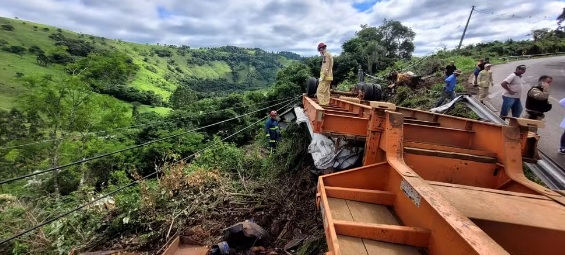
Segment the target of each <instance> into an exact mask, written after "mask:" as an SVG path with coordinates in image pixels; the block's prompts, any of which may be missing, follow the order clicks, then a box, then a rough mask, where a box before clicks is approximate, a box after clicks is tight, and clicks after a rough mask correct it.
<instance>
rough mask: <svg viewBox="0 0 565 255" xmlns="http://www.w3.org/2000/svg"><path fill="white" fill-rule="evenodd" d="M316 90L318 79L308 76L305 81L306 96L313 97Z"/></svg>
mask: <svg viewBox="0 0 565 255" xmlns="http://www.w3.org/2000/svg"><path fill="white" fill-rule="evenodd" d="M316 90H318V79H316V78H314V77H310V78H309V79H308V82H307V83H306V95H307V96H308V97H314V95H316Z"/></svg>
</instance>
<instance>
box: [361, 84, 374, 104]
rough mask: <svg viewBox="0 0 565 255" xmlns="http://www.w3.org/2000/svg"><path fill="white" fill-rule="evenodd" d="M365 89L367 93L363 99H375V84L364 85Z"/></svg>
mask: <svg viewBox="0 0 565 255" xmlns="http://www.w3.org/2000/svg"><path fill="white" fill-rule="evenodd" d="M363 90H364V91H365V93H364V94H363V100H366V101H372V100H373V93H374V90H373V85H372V84H367V85H365V86H364V88H363Z"/></svg>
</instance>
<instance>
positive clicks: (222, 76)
mask: <svg viewBox="0 0 565 255" xmlns="http://www.w3.org/2000/svg"><path fill="white" fill-rule="evenodd" d="M30 23H31V22H28V24H27V25H29V26H27V25H26V24H22V23H21V22H14V20H12V19H7V18H1V17H0V25H2V24H5V25H10V26H13V27H14V28H15V31H16V32H12V33H9V32H6V33H3V34H2V39H0V44H1V45H0V59H3V60H5V61H2V63H0V108H3V109H8V110H9V109H10V108H11V107H13V106H14V105H15V104H14V103H15V99H16V97H17V96H18V95H20V94H22V93H23V91H24V90H25V89H26V88H25V87H24V86H23V83H21V82H20V81H19V80H15V79H13V77H14V74H15V73H17V72H20V73H24V74H26V75H29V74H40V75H41V74H52V75H54V76H59V77H64V76H68V75H69V72H70V73H72V71H75V75H76V74H78V73H80V72H81V71H82V72H83V74H85V73H86V72H88V69H86V70H85V69H84V68H82V69H77V68H76V66H81V67H85V66H88V65H85V62H91V61H92V60H93V59H92V56H94V55H97V54H102V56H100V58H106V57H110V58H112V56H122V55H126V56H127V57H128V58H130V59H131V63H132V64H133V65H137V66H142V67H144V68H140V69H138V70H137V71H136V72H134V73H132V74H131V75H125V76H124V77H126V79H125V82H118V83H116V86H113V87H111V88H106V89H105V91H102V89H99V90H96V91H95V92H99V93H104V94H109V95H112V96H114V97H116V98H118V99H120V100H124V101H127V102H130V103H131V102H134V101H138V102H141V103H142V104H144V105H143V106H141V107H140V109H143V110H150V111H154V110H156V111H160V112H167V110H166V109H162V108H151V107H147V105H151V106H154V107H155V106H167V105H168V99H169V97H170V96H171V94H172V93H173V92H174V91H175V89H176V88H177V87H178V86H189V87H190V88H191V89H192V90H195V91H199V92H203V93H206V94H207V96H225V95H229V94H230V93H232V92H243V91H248V90H260V89H264V88H267V87H269V86H271V85H272V83H273V82H274V80H275V76H276V73H277V72H278V71H279V70H280V69H281V68H282V67H284V66H287V65H289V64H290V63H292V62H295V61H296V60H299V59H301V58H300V56H298V55H296V54H294V53H290V52H280V53H269V52H265V51H263V50H261V49H247V48H238V47H232V46H226V47H220V48H211V49H191V48H190V47H189V46H186V45H183V46H180V47H176V46H171V45H168V46H160V45H145V44H135V43H129V42H120V41H119V40H108V39H106V38H102V37H97V36H90V35H84V34H75V33H73V32H70V31H67V30H63V29H58V28H56V27H49V26H45V25H41V24H35V23H31V24H30ZM37 30H39V31H45V32H47V33H45V32H37ZM49 31H54V33H53V32H51V33H49ZM30 42H31V43H32V45H33V46H31V47H30V46H27V47H26V48H28V47H29V49H26V51H20V50H19V49H18V52H19V53H20V54H21V55H20V56H21V57H20V59H19V60H15V59H14V58H13V57H12V55H15V54H12V53H11V52H8V51H4V50H1V49H2V48H4V47H6V46H7V47H8V50H10V48H11V46H16V45H17V46H19V45H25V44H26V43H30ZM27 52H29V53H30V54H25V53H27ZM105 52H108V54H106V53H105ZM15 56H16V57H17V56H18V55H15ZM162 58H164V60H163V59H162ZM114 59H115V58H114ZM95 60H96V61H97V60H98V59H95ZM110 61H112V60H110ZM110 61H108V62H110ZM142 63H143V64H142ZM169 63H171V64H169ZM38 65H39V66H38ZM60 65H63V66H65V67H61V66H60ZM69 65H72V66H73V67H72V68H70V67H69ZM167 65H170V68H168V67H167ZM120 68H121V66H120ZM106 71H107V72H108V73H112V72H114V71H115V70H113V69H112V68H110V69H106ZM118 71H119V69H118ZM93 72H94V71H93ZM96 72H98V71H96ZM98 73H100V72H98ZM97 76H98V77H100V75H97ZM110 76H112V75H110Z"/></svg>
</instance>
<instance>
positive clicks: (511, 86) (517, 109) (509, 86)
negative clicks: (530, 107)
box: [500, 65, 526, 119]
mask: <svg viewBox="0 0 565 255" xmlns="http://www.w3.org/2000/svg"><path fill="white" fill-rule="evenodd" d="M525 72H526V65H519V66H517V67H516V70H515V71H514V72H513V73H511V74H510V75H508V77H506V79H504V80H503V81H502V83H501V84H500V85H502V88H503V89H504V93H503V94H502V109H500V118H502V119H506V116H507V115H508V112H509V111H510V110H512V117H514V118H519V117H520V114H522V110H523V109H522V102H521V101H520V97H521V96H522V83H523V82H522V74H524V73H525Z"/></svg>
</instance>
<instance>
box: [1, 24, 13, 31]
mask: <svg viewBox="0 0 565 255" xmlns="http://www.w3.org/2000/svg"><path fill="white" fill-rule="evenodd" d="M1 27H2V29H3V30H6V31H14V30H16V29H15V28H14V26H12V25H10V24H2V26H1Z"/></svg>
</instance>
